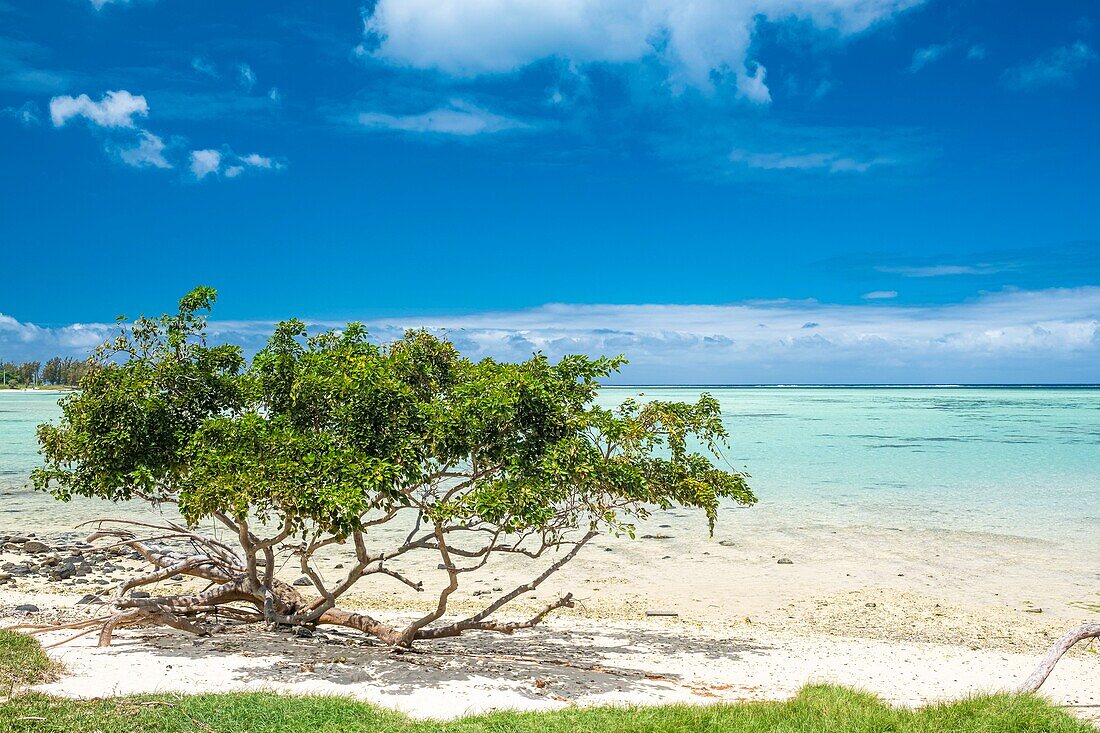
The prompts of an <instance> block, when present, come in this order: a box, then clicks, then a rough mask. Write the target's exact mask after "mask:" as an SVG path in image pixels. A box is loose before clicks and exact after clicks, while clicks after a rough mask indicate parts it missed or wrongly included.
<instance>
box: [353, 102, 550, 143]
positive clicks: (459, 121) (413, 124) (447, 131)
mask: <svg viewBox="0 0 1100 733" xmlns="http://www.w3.org/2000/svg"><path fill="white" fill-rule="evenodd" d="M357 120H358V122H359V124H360V125H362V126H363V127H366V128H370V129H375V130H398V131H401V132H426V133H437V134H441V135H456V136H460V137H468V136H472V135H483V134H489V133H495V132H503V131H505V130H517V129H523V128H526V127H529V125H527V124H526V123H524V122H521V121H520V120H516V119H513V118H511V117H504V116H502V115H498V114H495V113H493V112H490V111H489V110H486V109H482V108H481V107H478V106H476V105H473V104H470V103H469V102H465V101H463V100H460V99H452V100H451V102H450V104H449V105H448V106H446V107H439V108H437V109H434V110H431V111H430V112H423V113H421V114H415V115H392V114H386V113H382V112H363V113H360V114H359V116H358V118H357Z"/></svg>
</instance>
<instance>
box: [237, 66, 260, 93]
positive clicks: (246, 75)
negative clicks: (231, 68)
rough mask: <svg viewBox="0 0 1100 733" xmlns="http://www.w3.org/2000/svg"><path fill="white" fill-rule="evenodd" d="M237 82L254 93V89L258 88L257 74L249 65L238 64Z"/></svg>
mask: <svg viewBox="0 0 1100 733" xmlns="http://www.w3.org/2000/svg"><path fill="white" fill-rule="evenodd" d="M237 81H238V82H240V85H241V86H242V87H244V88H245V89H247V90H248V91H252V87H254V86H256V74H255V72H253V71H252V67H251V66H249V65H248V64H237Z"/></svg>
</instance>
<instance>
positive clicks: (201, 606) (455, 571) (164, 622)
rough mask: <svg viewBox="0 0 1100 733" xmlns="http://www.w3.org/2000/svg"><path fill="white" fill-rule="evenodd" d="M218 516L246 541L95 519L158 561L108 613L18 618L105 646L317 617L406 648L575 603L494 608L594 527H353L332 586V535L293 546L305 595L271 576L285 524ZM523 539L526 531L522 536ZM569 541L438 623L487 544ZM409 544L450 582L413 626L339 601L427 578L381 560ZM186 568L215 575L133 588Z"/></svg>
mask: <svg viewBox="0 0 1100 733" xmlns="http://www.w3.org/2000/svg"><path fill="white" fill-rule="evenodd" d="M222 521H223V522H224V523H226V524H228V525H230V526H231V527H232V528H233V529H234V530H235V531H236V532H237V533H238V535H239V537H240V539H241V546H242V550H243V551H236V550H232V549H230V548H229V547H228V546H227V545H225V544H222V543H220V542H217V541H215V540H212V539H210V538H207V537H203V536H201V535H199V534H197V533H194V532H191V531H189V530H187V529H185V528H183V527H181V526H179V525H177V524H173V523H166V524H165V525H155V524H150V523H144V522H134V521H131V520H122V519H111V520H99V521H98V522H97V524H98V529H97V530H96V531H95V532H94V533H93V534H92V535H91V536H90V537H89V538H88V541H89V542H94V541H95V540H97V539H104V538H108V539H110V540H112V544H110V545H109V547H112V548H116V547H127V548H130V549H132V550H134V551H136V552H137V553H138V554H140V555H141V557H142V558H144V559H145V560H146V561H147V562H148V563H149V564H150V565H152V566H153V569H152V570H150V571H149V572H147V573H143V574H141V575H138V576H135V577H132V578H129V579H128V580H125V581H123V582H122V583H120V584H119V585H118V587H117V588H116V591H115V596H114V599H113V609H112V610H111V612H110V613H108V614H106V615H100V616H97V617H95V618H91V619H87V620H83V621H76V622H72V623H63V624H54V625H41V624H36V625H23V626H21V627H17V628H22V629H26V630H28V631H30V632H31V633H33V634H42V633H46V632H53V631H62V630H70V631H75V632H77V633H76V634H74V635H73V636H70V637H68V638H66V639H64V640H62V641H58V642H55V643H54V644H52V645H51V646H58V645H61V644H66V643H68V642H70V641H73V640H75V639H78V638H81V637H83V636H86V635H88V634H91V633H97V632H98V634H99V646H109V645H110V644H111V641H112V638H113V636H114V633H115V631H116V630H118V629H123V628H132V627H141V626H168V627H170V628H174V629H178V630H180V631H185V632H187V633H190V634H195V635H197V636H209V635H211V634H213V633H216V632H217V631H219V630H221V629H222V628H224V625H225V622H226V621H234V622H238V623H264V624H265V625H266V626H267V627H268V628H277V627H292V626H306V627H316V626H320V625H332V626H342V627H346V628H349V629H354V630H357V631H361V632H363V633H365V634H368V635H370V636H373V637H375V638H377V639H379V640H380V641H382V642H383V643H385V644H388V645H390V646H393V647H395V648H400V649H409V648H411V647H412V645H413V643H414V642H415V641H419V640H427V639H442V638H447V637H454V636H458V635H460V634H463V633H465V632H468V631H490V632H496V633H502V634H512V633H514V632H516V631H518V630H520V629H529V628H532V627H534V626H536V625H537V624H539V623H541V622H542V621H543V619H545V618H546V616H547V615H548V614H550V613H551V612H553V611H555V610H557V609H560V608H571V607H573V596H572V594H567V595H565V596H563V597H561V598H558V599H557V600H554V601H552V602H550V603H548V604H547V605H546V606H545V607H543V608H542V609H541V610H540V611H539V612H538V613H536V614H535V615H534V616H532V617H531V618H529V619H527V620H525V621H510V622H506V621H497V620H494V619H492V618H490V617H491V616H492V615H493V614H495V613H496V612H497V611H498V610H500V609H501V608H502V607H504V606H505V605H507V604H508V603H510V602H512V601H513V600H515V599H516V598H519V597H520V596H522V595H525V594H527V593H531V592H533V591H534V590H535V589H537V588H538V587H539V585H541V584H542V582H543V581H545V580H546V579H547V578H549V577H550V576H551V575H553V574H554V573H556V572H557V571H558V570H559V569H561V568H562V567H563V566H564V565H565V564H566V563H568V562H569V561H570V560H572V559H573V558H574V557H575V556H576V555H577V553H578V552H579V551H580V550H581V548H582V547H584V545H586V544H587V543H588V542H589V541H590V540H591V539H592V538H593V537H595V535H596V533H595V532H589V533H588V534H586V535H584V536H583V537H581V538H580V539H578V540H576V541H573V542H568V543H564V542H562V541H561V539H560V537H542V539H541V547H538V548H534V549H533V548H520V542H519V541H516V540H515V539H513V542H512V543H511V544H507V545H506V544H498V542H499V538H500V534H501V533H500V532H499V531H496V532H492V533H490V535H489V537H488V538H487V541H488V544H487V545H484V546H483V547H482V548H480V549H479V550H470V549H468V548H453V547H451V546H450V545H449V544H448V534H449V533H451V532H455V531H468V532H474V533H479V536H481V533H484V532H485V530H483V529H481V528H478V527H445V526H444V525H442V524H439V523H436V524H435V525H434V526H433V527H432V529H431V530H430V531H427V532H426V533H425V534H423V535H421V536H420V537H417V536H416V534H417V530H414V531H413V533H412V534H410V536H409V539H407V540H406V542H405V543H404V544H403V545H402V546H401V547H399V548H397V549H396V550H393V551H390V552H387V553H381V554H378V555H371V554H370V553H368V552H367V549H366V545H365V542H364V540H363V537H362V533H361V532H356V533H354V534H353V536H352V539H353V540H354V544H355V550H356V558H357V562H356V564H355V565H354V567H352V568H351V570H350V571H348V572H347V575H346V577H345V578H344V579H343V580H342V581H341V582H340V583H338V584H337V585H336V586H334V587H333V588H331V589H330V588H329V587H327V586H326V585H325V584H324V581H323V580H322V578H321V576H320V574H319V573H317V571H316V570H315V569H314V568H313V567H312V565H311V559H312V556H313V554H314V553H315V552H316V551H317V550H318V549H320V548H321V547H323V546H325V545H327V544H331V543H329V542H324V543H315V544H313V545H309V544H302V545H301V546H298V547H296V548H295V549H294V553H295V554H297V555H298V556H299V557H300V565H301V569H302V572H303V573H304V574H305V575H306V577H308V578H310V580H311V581H312V583H313V585H314V587H315V588H316V590H317V592H318V594H319V597H318V598H316V599H314V600H309V599H307V598H305V597H303V596H302V595H301V594H300V593H299V592H298V590H297V589H296V588H294V587H293V586H291V585H289V584H287V583H285V582H283V581H282V580H279V579H277V578H275V577H274V572H273V565H274V553H273V552H272V551H271V550H272V547H274V546H275V545H277V544H278V543H280V542H282V541H283V540H285V539H286V537H287V535H288V534H289V531H286V530H285V529H284V531H282V532H280V533H278V534H277V535H275V536H274V537H273V538H270V539H267V540H261V539H259V538H257V537H255V536H254V535H253V534H252V533H251V532H250V530H249V529H248V527H247V525H246V524H245V523H244V522H233V521H232V520H229V519H228V518H222ZM133 527H143V528H148V529H154V530H157V531H158V533H157V534H154V535H153V536H150V537H139V536H137V535H136V534H135V533H134V532H133V529H132V528H133ZM166 539H168V540H173V541H174V542H175V543H176V544H177V545H179V544H180V543H186V544H187V545H189V546H190V548H191V550H192V551H193V552H191V553H190V554H184V553H181V552H179V551H176V550H173V549H169V548H166V547H162V546H158V545H154V544H152V543H153V542H155V541H163V540H166ZM520 540H522V538H520ZM563 544H565V545H569V546H570V547H569V550H568V551H567V552H565V553H564V554H563V555H562V556H561V557H560V558H559V559H558V560H557V561H556V562H554V563H553V564H551V565H550V566H549V567H548V568H547V569H546V570H545V571H543V573H542V574H540V575H539V576H538V577H536V578H534V579H533V580H531V581H530V582H527V583H524V584H523V585H520V586H518V587H516V588H514V589H513V590H511V591H510V592H507V593H505V594H503V595H501V596H500V597H499V598H497V599H496V600H494V601H493V602H491V603H489V604H488V605H487V606H486V607H485V608H484V609H483V610H482V611H480V612H478V613H476V614H474V615H472V616H469V617H467V618H463V619H459V620H455V621H451V622H443V623H439V622H440V619H442V618H443V616H444V615H445V613H446V609H447V601H448V598H449V596H450V594H451V593H453V592H454V591H455V590H456V589H457V588H458V586H459V578H460V577H461V575H462V574H463V573H466V572H471V571H473V570H476V569H478V568H480V567H482V566H484V564H485V561H486V559H487V558H488V555H489V553H490V552H493V551H501V552H516V553H521V554H524V555H526V556H528V557H532V558H537V557H539V556H541V555H542V553H543V551H545V550H546V549H547V548H550V547H557V546H560V545H563ZM412 550H421V551H429V552H438V553H439V555H440V557H441V559H442V560H443V563H442V564H441V565H440V569H442V570H444V571H446V573H447V577H448V585H447V586H446V587H445V588H444V589H443V590H442V592H441V593H440V595H439V598H438V601H437V604H436V607H435V609H434V610H433V611H432V612H431V613H428V614H426V615H425V616H423V617H421V618H419V619H417V620H416V621H413V622H412V623H410V624H408V625H407V626H403V627H402V626H398V625H394V624H390V623H387V622H385V621H381V620H379V619H376V618H373V617H372V616H369V615H367V614H365V613H357V612H352V611H347V610H344V609H341V608H339V607H338V606H337V601H338V599H339V597H340V596H341V595H343V594H344V593H346V592H347V591H348V590H349V589H351V588H352V587H353V586H354V585H355V583H356V582H357V581H359V580H360V579H361V578H363V577H366V576H369V575H374V574H377V575H380V576H383V577H388V578H393V579H396V580H398V581H399V582H401V583H404V584H405V585H408V586H410V587H413V588H415V589H417V590H422V589H423V584H422V583H420V582H414V581H412V580H410V579H409V578H406V577H404V576H402V575H401V574H400V573H398V572H397V571H395V570H393V569H392V568H387V567H383V562H384V561H385V560H387V559H390V558H393V557H397V556H400V555H402V554H404V553H406V552H409V551H412ZM452 550H453V551H454V553H455V555H457V556H458V557H460V558H473V559H476V560H477V561H478V562H476V563H475V564H473V565H470V566H468V567H459V566H457V565H456V564H455V563H454V561H453V560H452V555H451V551H452ZM178 575H185V576H190V577H194V578H198V579H201V580H206V581H208V582H209V583H210V585H209V587H207V588H206V589H205V590H203V591H201V592H198V593H192V594H177V595H163V596H153V597H148V598H145V597H138V598H135V597H134V596H133V591H134V590H135V589H138V588H142V587H145V586H149V585H153V584H156V583H159V582H161V581H163V580H166V579H168V578H172V577H175V576H178Z"/></svg>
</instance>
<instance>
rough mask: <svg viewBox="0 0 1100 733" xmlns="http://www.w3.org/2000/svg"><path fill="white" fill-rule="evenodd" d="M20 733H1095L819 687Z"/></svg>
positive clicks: (1068, 724)
mask: <svg viewBox="0 0 1100 733" xmlns="http://www.w3.org/2000/svg"><path fill="white" fill-rule="evenodd" d="M0 730H4V731H11V732H12V733H54V732H57V733H61V732H62V731H66V732H67V731H84V730H87V731H92V730H94V731H101V732H102V733H137V732H138V731H151V730H155V731H160V732H161V733H193V732H194V731H196V730H216V731H218V732H219V733H314V732H315V731H333V732H336V731H339V733H443V732H444V731H446V732H447V733H501V732H503V731H508V732H509V733H559V732H560V733H597V732H598V733H628V732H630V733H634V732H635V731H648V732H649V733H699V732H704V733H705V732H713V733H719V732H723V733H724V732H726V731H730V732H733V731H736V732H737V733H806V732H808V731H814V733H946V732H947V731H952V732H955V733H1038V732H1039V731H1042V733H1090V731H1094V730H1095V729H1094V728H1092V727H1091V726H1090V725H1089V724H1088V723H1085V722H1082V721H1080V720H1075V719H1073V718H1072V717H1070V716H1069V715H1067V714H1066V713H1065V712H1064V711H1062V710H1059V709H1057V708H1056V707H1054V706H1053V705H1051V704H1049V703H1047V702H1045V701H1043V700H1042V699H1040V698H1038V697H1032V696H1024V697H1018V696H1012V695H991V696H985V697H977V698H972V699H968V700H963V701H961V702H955V703H946V704H941V705H934V706H930V707H926V708H918V709H916V710H910V709H898V708H892V707H890V706H888V705H886V704H885V703H883V702H882V701H881V700H879V699H878V698H876V697H874V696H873V695H868V694H866V693H862V692H856V691H853V690H848V689H844V688H841V687H832V686H825V685H816V686H811V687H806V688H803V689H802V690H801V691H800V692H799V693H798V695H797V696H795V697H794V698H793V699H791V700H790V701H787V702H749V703H738V704H733V705H721V704H716V705H709V706H696V705H667V706H655V707H643V708H626V707H620V708H589V709H582V708H566V709H564V710H560V711H557V712H550V713H507V712H505V713H494V714H492V715H480V716H475V717H469V718H461V719H459V720H454V721H448V722H434V721H416V720H410V719H409V718H407V717H405V716H403V715H401V714H399V713H395V712H390V711H387V710H382V709H380V708H377V707H374V706H372V705H369V704H366V703H361V702H356V701H354V700H349V699H346V698H332V697H282V696H278V695H272V694H266V693H247V694H230V695H195V696H183V697H176V696H160V697H151V698H150V697H141V698H106V699H101V700H87V701H83V700H81V701H77V700H63V699H59V698H52V697H47V696H45V695H25V696H21V697H17V698H15V699H13V700H12V701H10V702H9V703H8V704H7V705H0Z"/></svg>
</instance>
